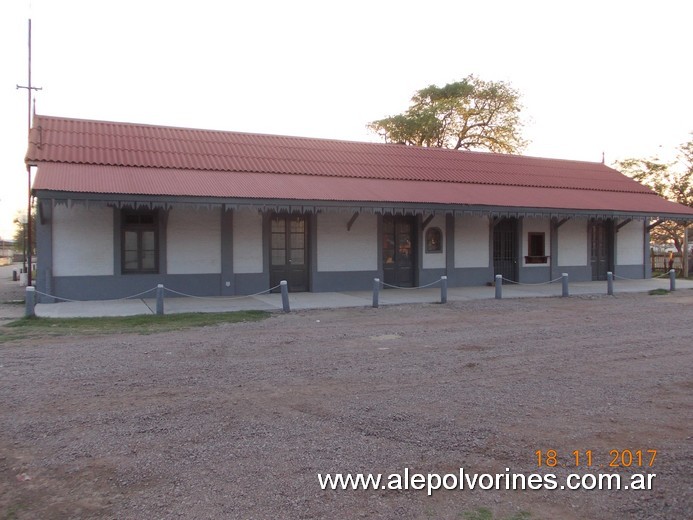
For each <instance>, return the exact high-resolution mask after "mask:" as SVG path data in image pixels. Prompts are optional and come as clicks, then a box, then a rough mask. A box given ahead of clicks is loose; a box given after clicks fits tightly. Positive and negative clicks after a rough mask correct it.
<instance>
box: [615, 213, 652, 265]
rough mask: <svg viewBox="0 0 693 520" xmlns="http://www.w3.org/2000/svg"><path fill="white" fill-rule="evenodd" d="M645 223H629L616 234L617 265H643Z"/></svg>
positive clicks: (636, 221)
mask: <svg viewBox="0 0 693 520" xmlns="http://www.w3.org/2000/svg"><path fill="white" fill-rule="evenodd" d="M644 226H645V223H644V222H643V221H641V220H633V221H632V222H629V223H628V224H626V225H625V226H623V227H622V228H621V229H619V230H618V233H617V234H616V265H642V264H643V261H644V256H645V253H644V251H645V249H644V248H645V229H644Z"/></svg>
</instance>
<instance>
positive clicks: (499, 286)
mask: <svg viewBox="0 0 693 520" xmlns="http://www.w3.org/2000/svg"><path fill="white" fill-rule="evenodd" d="M501 298H503V275H502V274H497V275H496V300H500V299H501Z"/></svg>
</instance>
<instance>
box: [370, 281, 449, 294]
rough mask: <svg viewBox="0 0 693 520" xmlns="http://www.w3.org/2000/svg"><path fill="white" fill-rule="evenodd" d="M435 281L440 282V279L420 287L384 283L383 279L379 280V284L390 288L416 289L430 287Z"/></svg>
mask: <svg viewBox="0 0 693 520" xmlns="http://www.w3.org/2000/svg"><path fill="white" fill-rule="evenodd" d="M437 283H440V279H438V280H436V281H435V282H431V283H429V284H426V285H421V286H420V287H400V286H399V285H390V284H389V283H385V282H383V281H381V282H380V285H382V286H383V287H390V288H391V289H402V290H403V291H416V290H417V289H425V288H426V287H432V286H434V285H435V284H437Z"/></svg>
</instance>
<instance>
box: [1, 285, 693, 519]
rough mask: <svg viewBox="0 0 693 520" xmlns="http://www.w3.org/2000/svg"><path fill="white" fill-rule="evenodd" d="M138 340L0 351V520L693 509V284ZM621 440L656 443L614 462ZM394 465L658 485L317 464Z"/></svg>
mask: <svg viewBox="0 0 693 520" xmlns="http://www.w3.org/2000/svg"><path fill="white" fill-rule="evenodd" d="M0 314H2V312H1V310H0ZM134 332H135V331H133V334H130V335H121V336H102V337H87V338H85V337H62V338H52V339H50V338H46V339H45V340H35V339H34V340H31V341H29V340H24V342H16V343H4V344H3V343H0V519H10V518H12V519H26V518H32V519H33V518H42V519H43V518H50V519H67V518H75V519H77V518H97V519H156V518H161V519H168V518H190V519H192V518H195V519H202V518H205V519H212V518H214V519H217V518H232V519H236V518H238V519H284V518H285V519H309V518H315V519H318V518H327V519H334V518H345V519H347V518H348V519H351V518H383V519H384V518H387V519H432V518H441V519H458V518H465V516H464V515H465V513H469V512H472V511H475V510H477V509H478V508H482V507H483V508H488V509H490V510H491V511H493V513H494V518H496V519H500V518H509V517H511V516H513V515H516V514H518V513H519V512H520V511H527V512H529V513H530V514H531V517H530V518H532V519H567V520H570V519H683V518H691V516H692V512H693V500H692V497H691V489H692V487H693V486H692V484H693V478H692V476H691V475H692V473H691V467H692V465H693V448H692V445H691V424H692V421H691V418H692V414H691V390H692V389H693V381H692V378H691V375H692V371H691V367H692V363H691V360H692V358H693V353H692V352H691V345H692V343H693V342H692V341H691V338H692V335H693V334H692V333H693V291H690V290H689V291H678V292H676V293H672V294H669V295H665V296H648V295H646V294H639V295H621V296H617V297H607V296H603V297H571V298H565V299H562V298H538V299H518V300H502V301H495V300H487V301H477V302H465V303H456V304H448V305H436V304H430V305H407V306H398V307H381V308H380V309H371V308H367V309H347V310H344V309H340V310H326V311H310V312H296V313H291V314H287V315H284V314H276V315H273V316H272V317H271V318H269V319H267V320H265V321H263V322H258V323H242V324H235V325H230V324H228V325H220V326H215V327H206V328H202V329H195V330H190V331H187V332H182V333H181V332H176V333H166V334H156V335H149V336H144V335H138V334H136V333H134ZM550 449H554V450H556V452H557V454H558V466H557V467H553V468H547V467H546V466H542V467H538V465H537V455H536V452H537V450H541V452H542V456H543V457H545V455H546V451H547V450H550ZM575 450H578V451H579V452H580V453H581V458H582V460H581V461H580V463H581V466H580V467H577V468H576V467H575V464H574V459H573V455H572V452H573V451H575ZM586 450H591V452H592V466H591V467H589V468H588V467H586V466H585V465H584V464H585V462H584V456H585V455H584V454H585V452H586ZM611 450H619V453H621V454H622V453H623V452H624V450H631V453H633V454H635V453H636V452H637V450H642V453H645V454H647V450H657V456H656V460H655V461H654V464H653V466H652V467H648V458H647V456H646V455H645V456H644V457H643V459H644V460H643V462H642V466H643V467H638V464H637V461H636V460H635V461H634V462H633V465H632V466H631V467H620V468H609V467H607V466H608V464H609V462H610V461H611V459H612V458H613V456H612V455H610V452H611ZM619 460H620V461H622V460H623V459H619ZM563 464H566V466H565V467H563ZM600 466H604V467H600ZM405 468H409V471H410V474H411V473H415V472H418V473H423V474H427V473H439V474H441V475H442V474H447V473H452V474H458V473H459V470H460V468H464V471H465V472H466V473H468V474H469V473H475V472H476V473H491V474H496V473H500V474H505V473H506V468H508V470H509V472H511V473H524V474H526V475H529V474H531V473H539V474H542V475H545V474H547V473H554V474H556V475H557V478H559V479H564V478H565V477H566V476H567V475H568V474H569V473H578V474H580V475H584V474H586V473H599V472H616V473H618V474H620V475H622V476H624V477H630V475H632V474H634V473H648V474H651V473H654V474H656V478H654V479H653V480H652V484H653V488H652V489H651V490H632V489H630V490H620V491H606V490H591V491H584V490H580V491H572V490H567V489H566V490H560V489H554V490H548V489H542V490H529V489H527V490H516V491H511V490H499V491H496V490H478V489H477V490H474V491H470V490H468V489H466V488H465V489H463V490H459V489H458V490H449V491H448V490H443V489H440V490H438V491H434V492H433V494H432V495H431V496H427V493H426V491H425V490H421V491H418V490H412V489H409V490H402V491H395V490H382V489H380V490H367V491H364V490H359V491H354V490H326V491H323V490H321V489H320V487H319V484H318V478H317V475H318V473H322V474H325V473H330V472H331V473H337V472H341V473H347V472H352V473H357V472H367V473H383V474H384V475H385V477H383V478H386V477H387V475H389V474H392V473H400V474H403V473H404V471H405ZM560 483H561V480H559V484H560Z"/></svg>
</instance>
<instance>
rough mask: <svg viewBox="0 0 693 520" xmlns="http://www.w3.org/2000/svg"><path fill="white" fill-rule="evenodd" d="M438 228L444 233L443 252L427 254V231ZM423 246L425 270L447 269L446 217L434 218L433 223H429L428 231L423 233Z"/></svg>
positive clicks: (437, 216) (438, 216)
mask: <svg viewBox="0 0 693 520" xmlns="http://www.w3.org/2000/svg"><path fill="white" fill-rule="evenodd" d="M432 227H436V228H438V229H440V231H441V233H442V235H443V236H442V239H443V243H442V246H443V247H442V250H441V251H440V253H427V252H426V230H428V229H429V228H432ZM422 236H423V245H422V246H421V250H422V251H423V268H424V269H444V268H445V247H446V244H445V215H436V216H435V217H433V219H432V220H431V222H429V224H428V226H426V229H424V232H423V235H422Z"/></svg>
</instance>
